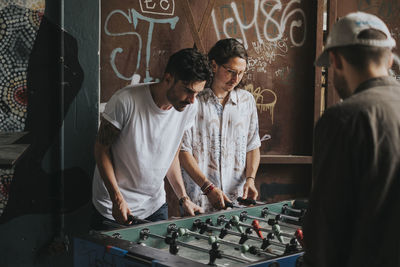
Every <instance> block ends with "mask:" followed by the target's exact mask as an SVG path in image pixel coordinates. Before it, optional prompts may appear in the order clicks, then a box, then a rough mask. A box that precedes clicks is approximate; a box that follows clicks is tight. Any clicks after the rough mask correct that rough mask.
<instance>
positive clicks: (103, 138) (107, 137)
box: [97, 119, 120, 146]
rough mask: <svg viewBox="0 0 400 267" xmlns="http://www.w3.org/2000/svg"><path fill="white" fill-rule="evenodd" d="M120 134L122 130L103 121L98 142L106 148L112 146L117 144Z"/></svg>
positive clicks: (98, 134)
mask: <svg viewBox="0 0 400 267" xmlns="http://www.w3.org/2000/svg"><path fill="white" fill-rule="evenodd" d="M119 133H120V130H118V129H117V128H116V127H115V126H114V125H112V124H111V123H110V122H108V121H106V120H104V119H102V120H101V124H100V128H99V132H98V133H97V142H98V143H100V144H102V145H104V146H110V145H112V144H113V143H114V142H115V140H116V139H117V137H118V135H119Z"/></svg>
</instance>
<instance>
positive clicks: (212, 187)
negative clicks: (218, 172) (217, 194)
mask: <svg viewBox="0 0 400 267" xmlns="http://www.w3.org/2000/svg"><path fill="white" fill-rule="evenodd" d="M214 188H215V185H213V184H212V183H210V185H209V186H207V187H206V189H204V191H203V193H204V195H208V194H209V193H210V192H211V191H213V190H214Z"/></svg>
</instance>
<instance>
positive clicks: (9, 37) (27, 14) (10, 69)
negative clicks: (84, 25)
mask: <svg viewBox="0 0 400 267" xmlns="http://www.w3.org/2000/svg"><path fill="white" fill-rule="evenodd" d="M44 6H45V1H44V0H36V1H32V0H25V1H24V0H14V1H11V0H2V1H0V132H20V131H23V130H24V127H25V119H26V116H27V99H28V97H27V77H26V75H27V68H28V60H29V55H30V53H31V50H32V47H33V44H34V41H35V37H36V33H37V31H38V29H39V25H40V21H41V19H42V16H43V12H44ZM13 173H14V170H13V169H0V215H1V214H2V212H3V210H4V207H5V206H6V204H7V200H8V194H9V188H10V184H11V181H12V178H13Z"/></svg>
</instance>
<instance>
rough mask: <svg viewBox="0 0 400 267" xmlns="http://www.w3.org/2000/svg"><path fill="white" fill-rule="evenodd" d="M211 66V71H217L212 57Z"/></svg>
mask: <svg viewBox="0 0 400 267" xmlns="http://www.w3.org/2000/svg"><path fill="white" fill-rule="evenodd" d="M211 68H212V72H213V73H215V72H217V62H215V60H214V59H212V60H211Z"/></svg>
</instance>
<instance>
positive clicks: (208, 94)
mask: <svg viewBox="0 0 400 267" xmlns="http://www.w3.org/2000/svg"><path fill="white" fill-rule="evenodd" d="M237 90H238V89H234V90H232V91H231V92H230V93H229V96H228V97H229V99H228V101H227V102H226V103H228V102H229V101H231V102H232V103H233V104H234V105H236V104H237V103H238V101H239V95H238V92H237ZM200 94H202V95H203V96H204V97H205V99H206V100H210V99H214V100H215V101H216V102H217V103H219V100H218V97H217V96H216V95H215V94H214V92H213V90H212V89H211V88H205V89H204V90H203V92H202V93H200ZM200 94H199V95H200Z"/></svg>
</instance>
